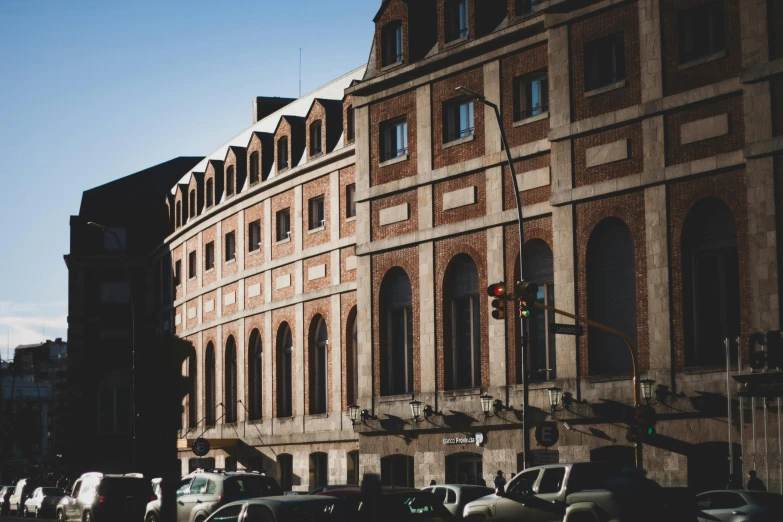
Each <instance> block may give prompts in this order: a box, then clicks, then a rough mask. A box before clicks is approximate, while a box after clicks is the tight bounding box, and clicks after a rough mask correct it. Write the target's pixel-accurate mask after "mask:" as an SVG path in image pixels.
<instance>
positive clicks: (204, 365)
mask: <svg viewBox="0 0 783 522" xmlns="http://www.w3.org/2000/svg"><path fill="white" fill-rule="evenodd" d="M210 345H211V346H212V352H213V353H214V363H215V368H214V371H215V373H214V376H213V378H212V384H213V386H214V399H213V401H214V403H215V404H214V406H215V413H214V417H215V419H217V417H218V415H217V403H218V395H217V392H218V382H217V379H218V371H217V369H218V360H219V357H220V356H219V355H218V354H219V350H218V344H217V343H216V342H215V340H214V339H213V338H209V339H205V340H204V342H203V344H202V346H203V348H202V349H203V353H202V358H201V360H202V372H201V374H202V376H203V378H202V388H201V390H202V392H203V396H204V399H203V406H204V411H203V415H202V416H203V417H204V423H205V425H206V422H207V416H208V415H207V390H208V384H207V368H208V366H207V354H208V352H209V347H210Z"/></svg>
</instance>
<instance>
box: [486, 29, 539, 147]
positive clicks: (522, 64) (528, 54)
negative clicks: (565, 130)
mask: <svg viewBox="0 0 783 522" xmlns="http://www.w3.org/2000/svg"><path fill="white" fill-rule="evenodd" d="M547 65H548V55H547V45H546V44H542V45H538V46H536V47H531V48H530V49H525V50H524V51H522V52H520V53H517V54H512V55H510V56H507V57H505V58H503V59H502V60H501V62H500V71H501V89H502V92H501V98H502V104H501V110H502V111H503V112H502V114H503V127H504V128H505V131H506V139H507V140H508V144H509V146H510V147H516V146H518V145H522V144H523V143H530V142H531V141H538V140H543V139H545V138H546V136H547V133H548V132H549V119H547V118H545V119H543V120H539V121H535V122H532V123H528V124H526V125H522V126H520V127H514V121H515V117H514V116H515V115H514V79H515V78H517V77H519V76H524V75H526V74H529V73H532V72H536V71H540V70H542V69H546V68H547ZM494 124H495V122H490V125H494Z"/></svg>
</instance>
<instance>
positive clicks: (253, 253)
mask: <svg viewBox="0 0 783 522" xmlns="http://www.w3.org/2000/svg"><path fill="white" fill-rule="evenodd" d="M260 253H261V247H258V248H256V249H255V250H251V251H250V252H248V253H247V255H249V256H257V255H258V254H260Z"/></svg>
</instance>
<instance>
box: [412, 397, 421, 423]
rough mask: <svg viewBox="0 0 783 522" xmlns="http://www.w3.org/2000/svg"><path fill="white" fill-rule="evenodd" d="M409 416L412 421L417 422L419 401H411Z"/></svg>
mask: <svg viewBox="0 0 783 522" xmlns="http://www.w3.org/2000/svg"><path fill="white" fill-rule="evenodd" d="M410 405H411V415H413V421H414V422H419V418H420V417H421V401H411V402H410Z"/></svg>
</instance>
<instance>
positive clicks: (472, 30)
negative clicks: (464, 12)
mask: <svg viewBox="0 0 783 522" xmlns="http://www.w3.org/2000/svg"><path fill="white" fill-rule="evenodd" d="M448 1H449V0H437V2H438V49H441V50H442V49H444V48H446V47H448V46H449V45H453V44H457V43H458V42H457V41H455V40H451V41H450V42H448V43H446V22H445V20H446V10H445V5H446V2H448ZM475 3H476V2H475V0H468V37H467V39H468V40H470V39H472V38H474V37H475V35H476V5H475ZM463 41H464V40H462V39H460V40H459V42H463Z"/></svg>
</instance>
